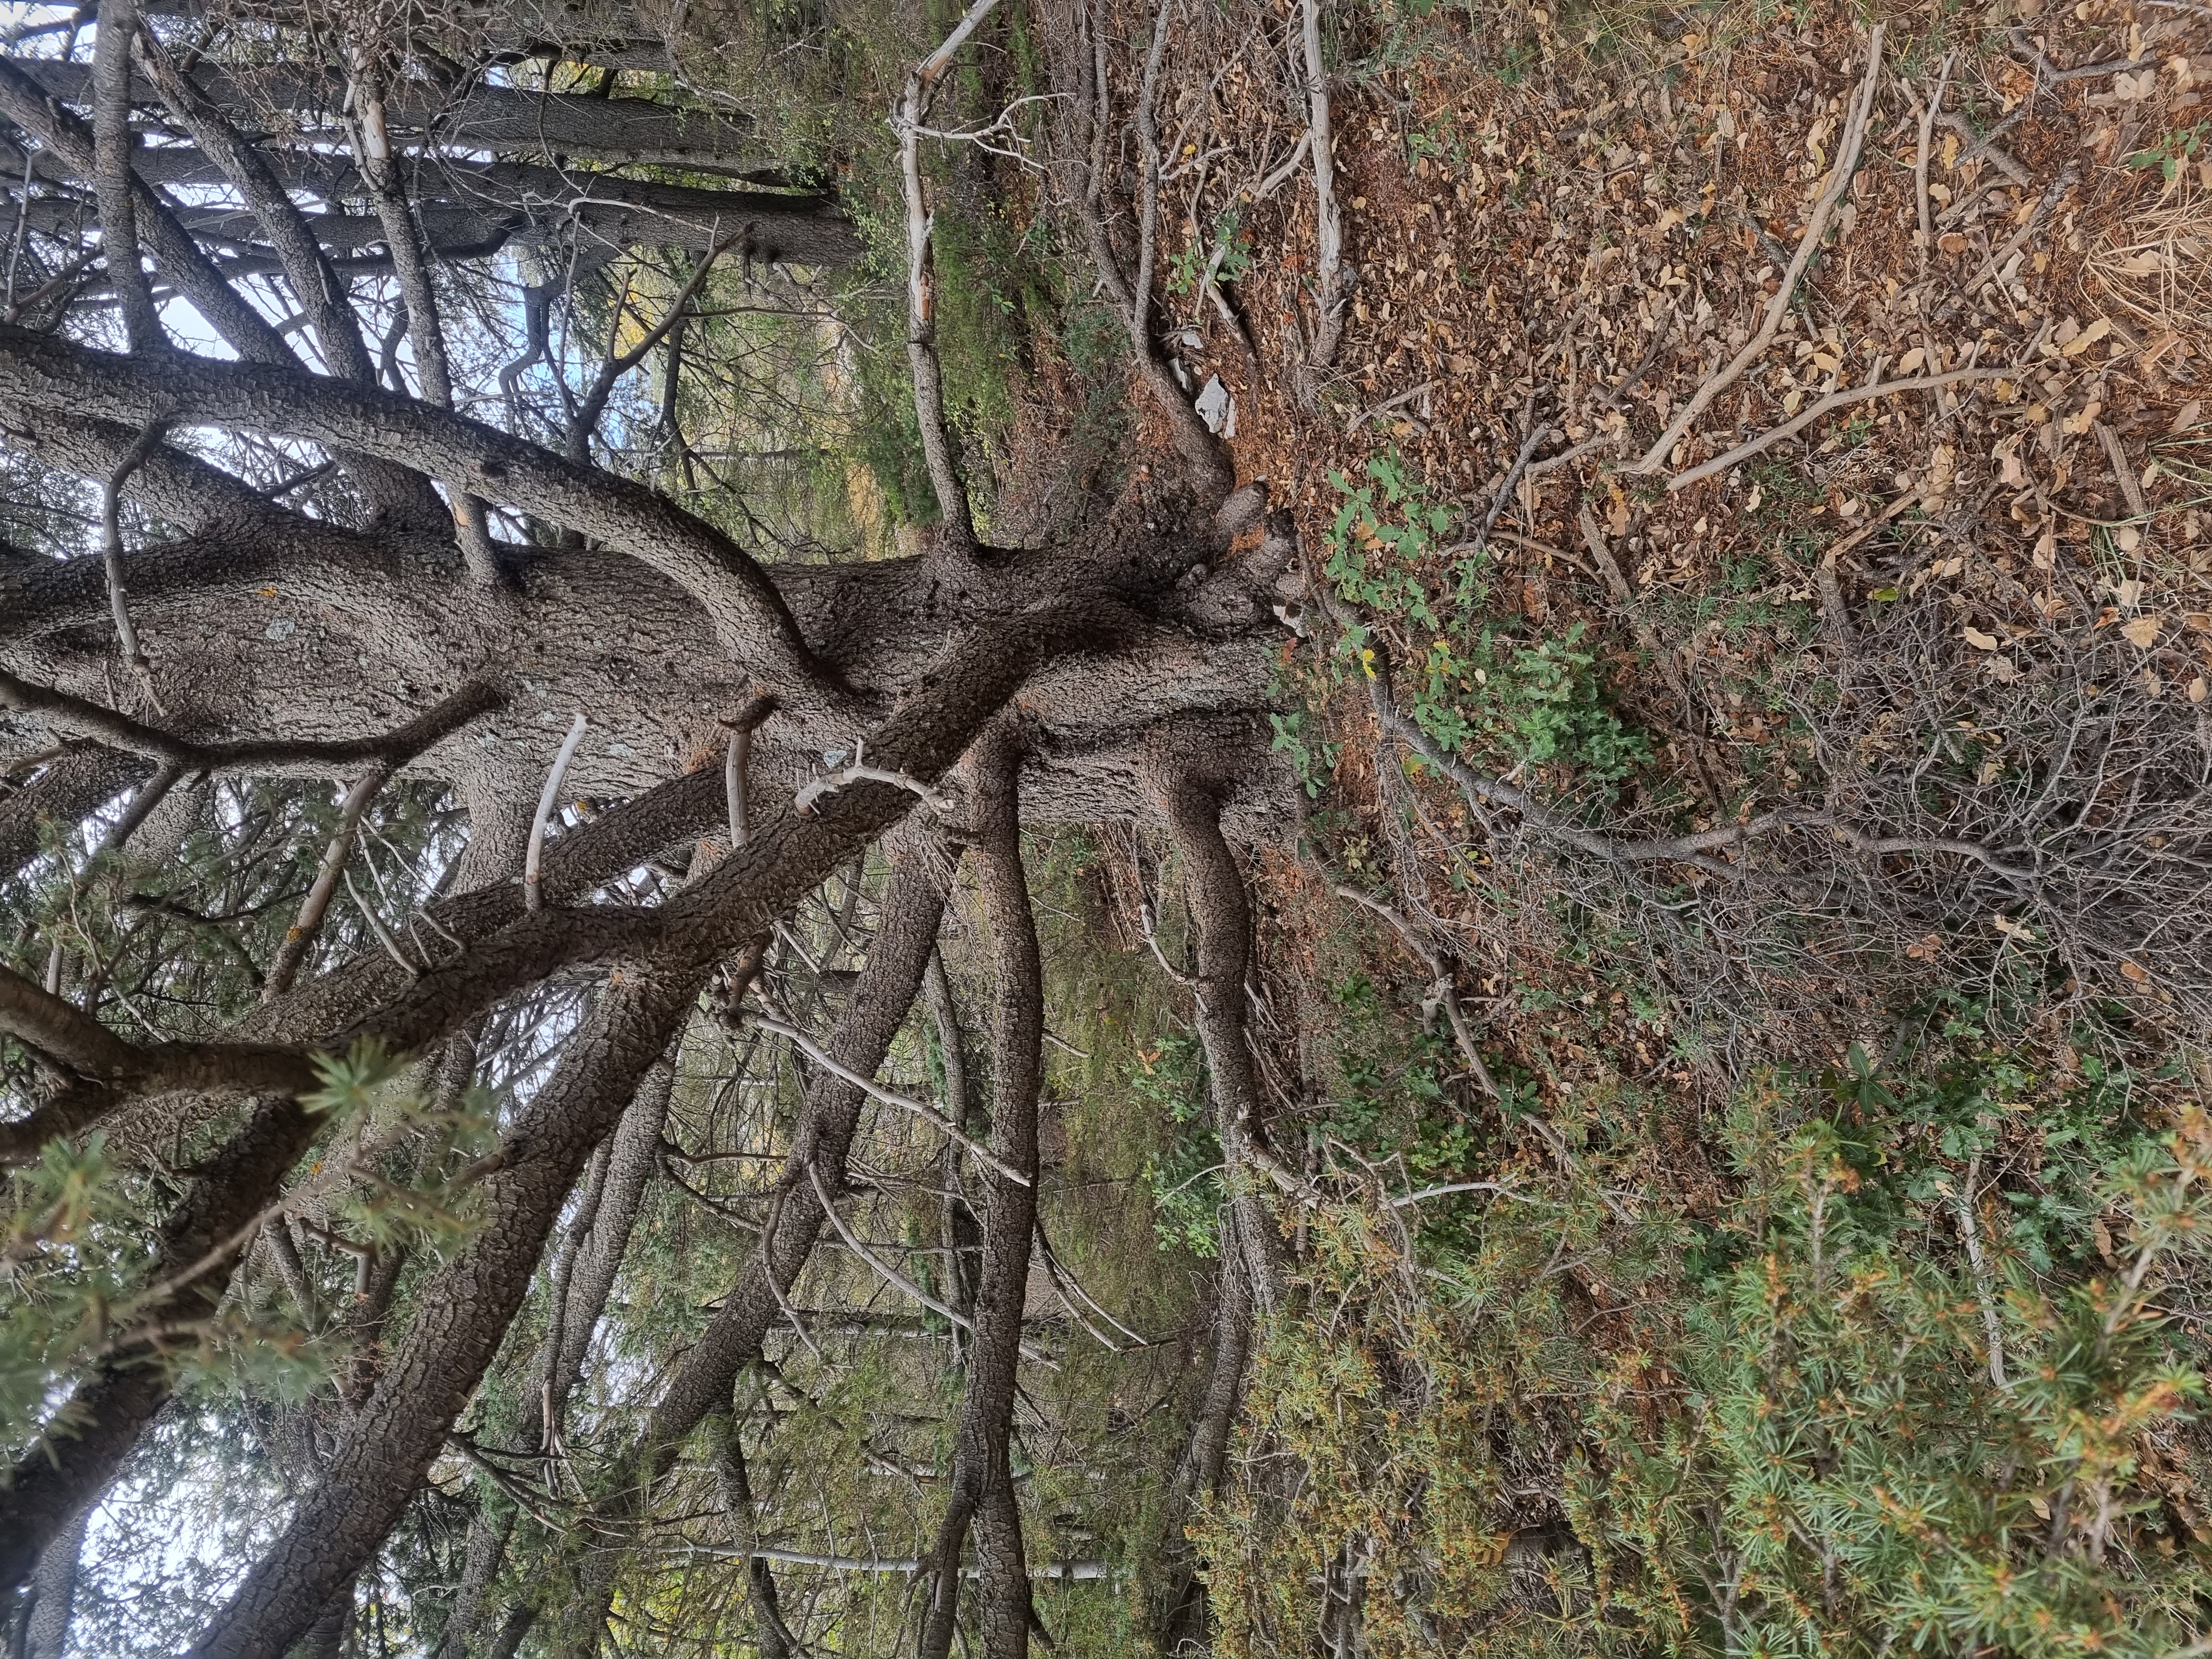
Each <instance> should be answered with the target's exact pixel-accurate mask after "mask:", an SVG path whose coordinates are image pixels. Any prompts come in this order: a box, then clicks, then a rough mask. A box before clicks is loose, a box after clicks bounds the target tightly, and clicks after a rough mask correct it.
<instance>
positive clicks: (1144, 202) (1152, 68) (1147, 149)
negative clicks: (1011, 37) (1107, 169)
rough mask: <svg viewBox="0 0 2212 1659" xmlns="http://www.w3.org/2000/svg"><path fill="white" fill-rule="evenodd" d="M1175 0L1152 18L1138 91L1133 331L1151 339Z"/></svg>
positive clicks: (1164, 4) (1162, 4)
mask: <svg viewBox="0 0 2212 1659" xmlns="http://www.w3.org/2000/svg"><path fill="white" fill-rule="evenodd" d="M1174 3H1175V0H1160V3H1159V9H1158V12H1157V13H1156V14H1155V15H1154V16H1153V19H1152V50H1151V52H1149V53H1147V54H1146V58H1145V78H1144V80H1143V82H1141V83H1140V84H1139V88H1138V91H1137V118H1136V127H1137V149H1138V153H1139V156H1140V157H1141V158H1142V162H1143V167H1144V178H1143V182H1142V183H1141V184H1140V185H1139V186H1138V188H1139V190H1141V191H1143V196H1142V198H1141V199H1140V200H1139V203H1138V205H1137V274H1136V276H1135V279H1134V280H1133V282H1132V283H1131V284H1130V296H1129V332H1130V333H1131V335H1132V336H1133V337H1136V338H1139V339H1146V338H1149V337H1150V335H1149V333H1148V326H1149V318H1150V313H1151V309H1152V263H1153V260H1154V259H1155V258H1157V256H1158V243H1159V220H1160V205H1159V204H1160V135H1159V125H1158V119H1157V116H1156V111H1157V108H1158V100H1159V90H1160V60H1161V58H1162V57H1163V56H1164V54H1165V52H1166V51H1167V44H1168V9H1169V8H1170V6H1172V5H1173V4H1174Z"/></svg>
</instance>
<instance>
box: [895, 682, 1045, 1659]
mask: <svg viewBox="0 0 2212 1659" xmlns="http://www.w3.org/2000/svg"><path fill="white" fill-rule="evenodd" d="M970 764H971V766H972V767H973V769H974V793H975V824H976V836H977V852H976V856H977V866H978V869H977V877H978V884H979V885H980V886H981V888H982V890H983V903H984V909H985V914H986V916H987V921H988V923H989V927H990V932H991V945H992V952H991V953H992V966H993V969H994V981H995V985H996V990H997V994H996V996H995V997H994V1000H993V1003H992V1015H991V1053H992V1061H993V1064H992V1072H993V1083H994V1102H993V1105H994V1109H993V1111H992V1122H991V1137H992V1146H993V1150H994V1152H996V1153H997V1154H998V1158H999V1160H1000V1162H1001V1163H1003V1164H1007V1165H1010V1166H1011V1167H1012V1169H1013V1170H1017V1171H1018V1172H1019V1174H1020V1175H1021V1176H1022V1179H1021V1180H1019V1181H1012V1180H1003V1179H994V1180H988V1181H987V1182H986V1188H987V1190H986V1202H985V1206H984V1216H983V1259H982V1272H981V1279H980V1280H979V1282H978V1284H977V1286H976V1293H975V1350H974V1352H973V1353H972V1354H971V1355H970V1357H969V1366H968V1381H967V1386H966V1388H965V1389H963V1392H962V1395H961V1401H960V1418H959V1422H958V1425H957V1427H956V1429H955V1430H954V1435H953V1453H952V1474H951V1480H950V1481H949V1482H948V1486H949V1489H950V1490H949V1492H948V1494H947V1500H946V1504H945V1516H944V1519H943V1521H942V1522H940V1523H939V1528H938V1533H937V1537H936V1540H935V1541H934V1543H933V1547H932V1548H931V1550H930V1553H929V1557H928V1559H929V1561H930V1564H931V1570H932V1579H931V1585H930V1590H929V1595H928V1599H927V1602H926V1604H925V1609H926V1610H925V1612H924V1613H923V1616H922V1628H921V1640H920V1642H919V1644H918V1645H917V1653H918V1655H919V1656H920V1659H946V1656H947V1655H948V1654H950V1652H951V1648H952V1640H953V1634H954V1632H955V1630H956V1629H957V1617H958V1609H959V1583H960V1553H961V1547H962V1545H963V1542H964V1541H965V1540H966V1538H967V1536H968V1534H969V1531H970V1529H971V1528H972V1529H973V1531H974V1533H975V1551H976V1556H977V1566H978V1568H979V1570H980V1577H981V1587H982V1620H981V1623H982V1635H983V1647H984V1650H985V1651H987V1652H988V1653H990V1654H991V1655H993V1656H994V1659H1022V1656H1024V1655H1025V1654H1026V1653H1027V1652H1028V1651H1029V1638H1030V1626H1031V1622H1032V1620H1033V1619H1034V1617H1035V1615H1034V1613H1033V1610H1032V1608H1031V1607H1030V1577H1029V1567H1028V1564H1027V1561H1026V1559H1025V1558H1024V1553H1023V1541H1022V1524H1021V1513H1020V1510H1019V1508H1018V1504H1017V1501H1016V1497H1015V1491H1014V1479H1013V1469H1012V1462H1011V1457H1010V1454H1009V1448H1008V1438H1009V1437H1010V1436H1011V1434H1012V1430H1013V1414H1014V1396H1015V1391H1016V1378H1017V1361H1018V1358H1019V1355H1020V1352H1021V1341H1020V1337H1021V1320H1022V1307H1023V1304H1024V1299H1025V1297H1026V1295H1027V1289H1028V1284H1029V1273H1030V1246H1031V1244H1032V1243H1034V1241H1035V1238H1036V1173H1037V1097H1038V1093H1039V1091H1040V1088H1041V1086H1042V1080H1043V1062H1042V1042H1043V1031H1044V977H1043V975H1044V969H1043V963H1042V957H1041V956H1040V954H1039V951H1038V946H1037V938H1036V915H1035V912H1034V910H1033V908H1032V907H1031V904H1030V894H1029V884H1028V880H1027V878H1026V877H1025V875H1024V872H1023V868H1022V856H1021V837H1020V827H1019V823H1018V817H1017V812H1018V787H1019V785H1018V780H1019V775H1020V769H1021V750H1020V749H1019V747H1018V744H1016V742H1015V740H1014V738H1013V737H1012V733H1011V732H1009V731H1007V730H1006V728H1005V727H1004V726H997V727H994V728H993V729H992V731H991V732H989V733H987V735H986V736H985V738H983V739H982V740H981V742H980V743H979V744H977V746H976V748H975V751H974V752H973V755H972V757H971V760H970Z"/></svg>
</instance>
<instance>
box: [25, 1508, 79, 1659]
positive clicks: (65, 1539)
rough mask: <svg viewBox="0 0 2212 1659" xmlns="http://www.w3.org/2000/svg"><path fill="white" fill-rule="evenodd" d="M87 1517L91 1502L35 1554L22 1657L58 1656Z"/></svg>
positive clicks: (66, 1639)
mask: <svg viewBox="0 0 2212 1659" xmlns="http://www.w3.org/2000/svg"><path fill="white" fill-rule="evenodd" d="M91 1519H92V1505H90V1504H87V1505H85V1507H84V1508H82V1509H81V1510H78V1511H77V1514H76V1520H74V1521H72V1522H70V1524H69V1525H68V1526H66V1527H64V1528H63V1529H62V1530H61V1532H60V1533H59V1534H57V1535H56V1536H55V1537H54V1538H53V1540H52V1541H51V1542H49V1543H48V1544H47V1546H46V1549H45V1550H44V1551H43V1552H42V1553H40V1556H39V1568H38V1571H37V1573H36V1575H35V1576H34V1577H33V1578H32V1580H31V1605H30V1607H29V1609H28V1610H27V1613H26V1614H25V1617H24V1620H23V1659H62V1650H63V1649H64V1648H65V1647H66V1646H68V1644H69V1629H70V1615H71V1613H74V1612H75V1610H76V1575H77V1562H78V1560H79V1559H80V1558H81V1557H82V1555H83V1553H84V1532H85V1528H86V1526H87V1525H88V1523H89V1522H90V1521H91Z"/></svg>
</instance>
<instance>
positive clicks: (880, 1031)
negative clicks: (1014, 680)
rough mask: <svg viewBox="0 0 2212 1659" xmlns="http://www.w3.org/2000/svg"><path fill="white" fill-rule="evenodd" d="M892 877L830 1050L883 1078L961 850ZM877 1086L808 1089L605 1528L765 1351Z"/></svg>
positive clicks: (912, 839) (613, 1562) (899, 848)
mask: <svg viewBox="0 0 2212 1659" xmlns="http://www.w3.org/2000/svg"><path fill="white" fill-rule="evenodd" d="M890 850H891V859H892V862H891V870H890V884H889V886H888V888H887V889H886V890H885V892H884V902H883V910H882V915H881V917H880V920H879V921H878V923H877V927H876V936H875V939H873V941H872V943H871V944H870V945H869V948H868V959H867V961H866V963H865V964H864V965H863V966H862V967H861V969H860V976H859V978H858V979H856V980H855V981H854V983H853V988H852V990H851V992H850V993H849V994H848V997H847V1000H846V1003H845V1011H844V1013H843V1016H842V1018H840V1019H839V1021H838V1023H837V1027H836V1030H835V1031H834V1032H833V1033H832V1034H831V1036H830V1038H829V1042H828V1043H827V1044H826V1045H825V1051H826V1052H827V1053H828V1054H829V1055H830V1056H831V1057H832V1058H833V1059H835V1060H836V1061H837V1063H838V1064H839V1065H840V1066H844V1067H846V1068H847V1069H848V1070H850V1071H854V1072H857V1073H860V1075H861V1076H863V1077H872V1076H873V1075H874V1074H875V1072H876V1069H877V1068H878V1066H881V1065H882V1064H883V1063H884V1056H885V1055H886V1054H889V1053H890V1046H891V1042H892V1039H893V1038H895V1037H896V1036H897V1035H898V1032H899V1028H900V1027H901V1026H902V1025H903V1024H905V1023H906V1018H907V1015H908V1012H910V1011H911V1010H912V1009H913V1007H914V1004H915V998H916V997H917V996H919V995H920V994H921V981H922V975H923V973H924V971H925V970H926V969H927V966H928V963H929V955H930V951H932V949H933V948H934V946H935V945H936V942H937V926H938V923H939V921H940V920H941V919H942V917H943V915H944V913H945V883H946V882H948V881H949V880H950V878H951V876H950V863H951V859H950V855H949V852H948V850H947V849H945V848H939V847H938V846H937V845H936V844H935V843H934V842H933V841H931V840H929V839H927V838H926V836H924V835H922V834H921V833H920V832H912V833H909V834H907V835H903V836H896V837H894V838H893V840H892V842H891V848H890ZM866 1105H867V1096H866V1093H865V1092H864V1091H862V1090H861V1089H860V1086H859V1085H856V1084H853V1083H849V1082H848V1081H846V1080H845V1079H843V1078H841V1077H839V1076H838V1075H837V1074H836V1073H834V1072H830V1071H829V1070H827V1069H824V1070H823V1071H821V1072H818V1073H816V1076H815V1079H814V1082H813V1084H812V1085H811V1087H810V1088H809V1089H808V1091H807V1096H806V1103H805V1108H804V1109H802V1111H801V1113H800V1115H799V1128H798V1131H797V1133H796V1134H795V1136H794V1138H793V1142H792V1148H791V1152H790V1155H789V1157H788V1158H787V1160H786V1162H785V1165H784V1170H783V1173H782V1175H781V1176H780V1177H779V1178H778V1180H777V1182H776V1187H775V1192H774V1193H773V1194H771V1195H770V1198H769V1207H770V1212H771V1213H772V1214H773V1215H774V1216H775V1227H774V1229H773V1231H771V1232H770V1233H769V1235H768V1237H765V1238H764V1239H763V1241H762V1243H760V1245H759V1246H758V1247H757V1248H756V1249H755V1250H754V1252H753V1255H752V1256H751V1258H750V1260H749V1261H747V1262H746V1263H745V1267H744V1271H743V1273H740V1274H739V1275H738V1282H737V1283H736V1284H735V1285H732V1286H731V1288H730V1292H729V1294H728V1295H727V1296H726V1297H724V1298H723V1300H722V1305H721V1306H720V1308H719V1309H717V1310H715V1314H714V1318H713V1320H712V1321H710V1322H708V1326H707V1328H706V1329H705V1330H704V1331H703V1332H702V1333H701V1334H700V1337H699V1340H698V1342H697V1344H696V1346H693V1348H692V1350H691V1352H690V1353H689V1354H687V1355H686V1356H685V1357H684V1363H683V1364H682V1365H681V1366H680V1367H678V1370H677V1372H676V1375H675V1376H674V1377H673V1378H671V1381H670V1383H669V1384H668V1387H667V1389H666V1391H665V1393H663V1395H661V1397H660V1400H659V1403H658V1404H657V1405H656V1406H655V1407H653V1414H652V1416H651V1417H650V1418H649V1419H647V1424H646V1429H645V1432H644V1434H643V1436H642V1437H641V1440H640V1443H639V1446H638V1448H637V1449H636V1450H635V1452H634V1453H633V1454H632V1455H630V1456H629V1457H628V1458H626V1459H623V1460H622V1462H620V1463H618V1464H617V1467H618V1468H629V1469H631V1470H633V1471H634V1472H635V1479H633V1480H629V1481H627V1482H625V1483H624V1484H623V1486H621V1487H620V1488H618V1489H617V1491H616V1492H614V1493H613V1494H612V1495H611V1497H610V1498H607V1499H606V1500H605V1501H604V1502H602V1503H601V1504H600V1505H599V1521H600V1522H601V1524H602V1526H603V1527H605V1528H606V1529H607V1530H609V1531H611V1532H613V1533H615V1534H617V1536H619V1534H620V1532H621V1530H622V1529H623V1528H626V1527H627V1526H628V1525H629V1522H631V1520H632V1519H633V1518H634V1516H635V1513H636V1510H637V1508H638V1506H639V1505H640V1504H642V1503H643V1502H644V1501H645V1498H646V1497H647V1493H648V1492H650V1490H651V1488H652V1487H653V1486H654V1485H655V1484H656V1483H658V1482H659V1480H661V1478H662V1477H664V1476H665V1474H667V1472H668V1471H669V1469H670V1468H671V1467H673V1465H674V1463H675V1460H676V1455H677V1452H678V1449H679V1448H680V1447H681V1446H682V1444H683V1443H684V1439H685V1437H688V1436H689V1435H690V1433H691V1431H693V1430H694V1429H696V1428H697V1427H698V1426H699V1425H700V1424H701V1423H702V1422H703V1421H705V1420H706V1419H707V1418H708V1416H710V1415H711V1414H712V1413H715V1412H718V1411H722V1410H726V1409H727V1407H728V1405H729V1399H730V1389H731V1388H732V1385H733V1384H734V1383H736V1381H737V1378H738V1372H739V1371H741V1370H744V1367H745V1366H746V1365H747V1364H750V1363H751V1361H752V1360H753V1359H755V1358H757V1357H758V1355H759V1353H760V1351H761V1343H762V1341H763V1339H764V1338H765V1337H766V1336H767V1334H768V1333H769V1331H770V1330H771V1329H773V1328H775V1325H776V1323H777V1322H779V1321H780V1320H781V1319H782V1317H783V1311H782V1310H783V1304H784V1302H785V1299H786V1298H787V1297H788V1295H789V1293H790V1291H791V1287H792V1285H793V1284H794V1283H795V1282H797V1280H798V1278H799V1270H800V1269H801V1268H803V1267H805V1265H806V1262H807V1260H808V1258H809V1257H811V1255H813V1253H814V1245H815V1241H816V1240H817V1238H818V1237H820V1235H821V1232H822V1228H823V1215H822V1206H821V1204H820V1202H819V1200H817V1198H816V1196H815V1193H814V1183H813V1182H812V1181H811V1179H810V1178H809V1176H808V1174H807V1171H808V1169H809V1167H810V1166H811V1168H812V1169H814V1170H817V1171H818V1172H819V1173H820V1175H821V1177H822V1182H823V1185H824V1186H825V1187H827V1188H829V1190H830V1191H832V1192H834V1191H836V1188H837V1186H838V1185H839V1184H840V1183H841V1182H842V1180H843V1178H844V1171H845V1162H846V1159H847V1158H848V1156H849V1155H850V1153H851V1152H852V1146H853V1137H854V1133H856V1132H857V1131H858V1130H859V1128H860V1114H861V1112H862V1110H863V1109H865V1108H866ZM621 1553H622V1546H621V1545H620V1544H618V1543H617V1544H613V1545H609V1546H607V1547H603V1548H602V1549H600V1550H599V1553H597V1554H596V1555H595V1556H594V1557H593V1558H592V1559H591V1560H589V1561H587V1562H586V1564H585V1571H584V1575H583V1577H584V1583H585V1595H583V1597H582V1598H581V1600H582V1602H583V1605H582V1607H580V1609H578V1614H579V1617H578V1620H577V1628H576V1629H575V1630H574V1632H571V1634H572V1637H573V1638H574V1647H572V1649H571V1651H577V1650H580V1651H582V1652H585V1653H589V1652H590V1651H591V1650H592V1644H594V1643H596V1642H597V1640H598V1633H599V1627H600V1625H601V1624H602V1623H603V1622H604V1620H605V1612H606V1605H607V1597H608V1593H609V1591H608V1587H609V1585H610V1583H611V1580H612V1578H613V1576H614V1573H615V1571H616V1570H617V1567H618V1566H619V1565H620V1559H621Z"/></svg>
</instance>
